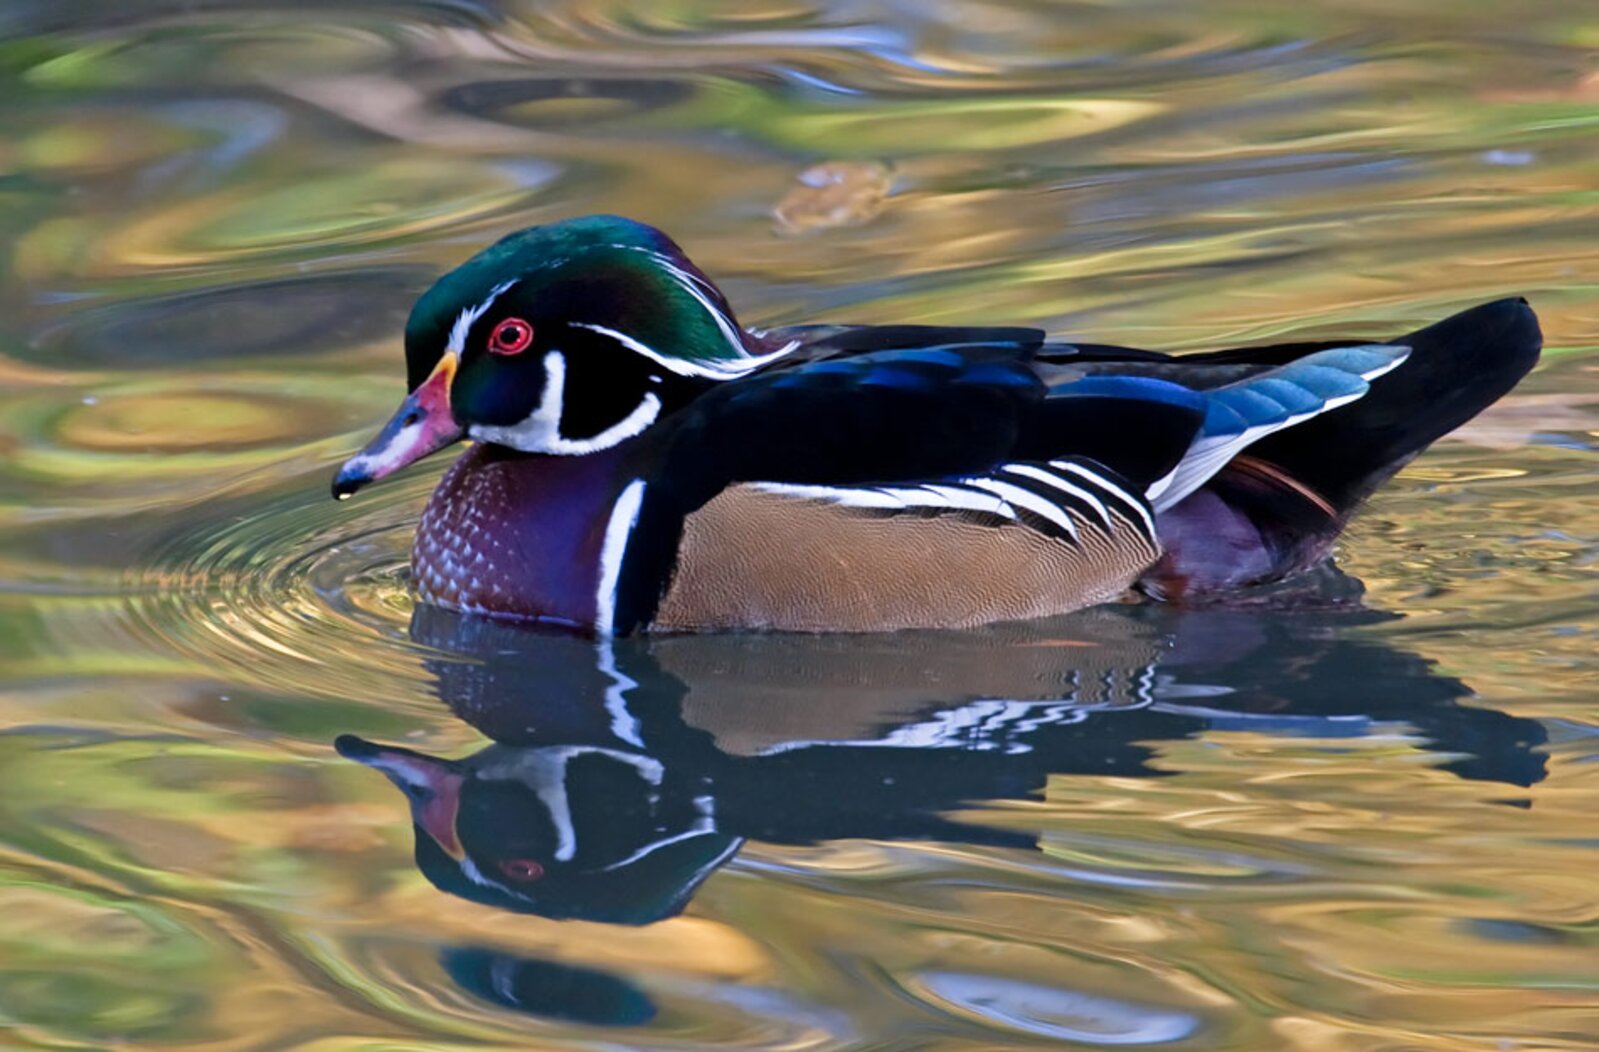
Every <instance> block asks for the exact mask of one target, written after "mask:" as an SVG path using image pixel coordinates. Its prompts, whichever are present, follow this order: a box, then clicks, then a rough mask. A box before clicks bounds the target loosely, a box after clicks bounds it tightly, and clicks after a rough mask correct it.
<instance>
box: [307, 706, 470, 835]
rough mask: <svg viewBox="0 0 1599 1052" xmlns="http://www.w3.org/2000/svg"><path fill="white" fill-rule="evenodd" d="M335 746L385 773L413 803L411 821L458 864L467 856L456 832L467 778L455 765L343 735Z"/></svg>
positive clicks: (351, 735) (344, 753) (352, 757)
mask: <svg viewBox="0 0 1599 1052" xmlns="http://www.w3.org/2000/svg"><path fill="white" fill-rule="evenodd" d="M333 747H334V748H335V749H337V750H338V752H339V755H340V756H343V757H344V758H345V759H347V760H354V761H355V762H356V763H359V764H362V765H363V766H366V767H370V768H372V769H373V770H377V771H382V772H383V773H384V775H386V776H387V777H388V779H389V781H391V782H393V783H394V784H395V786H397V787H398V788H399V790H400V791H401V792H403V793H405V795H406V797H407V798H408V799H409V800H410V801H411V820H412V821H413V822H415V823H416V827H417V828H418V829H420V830H421V831H422V832H424V833H426V834H427V835H428V836H429V837H431V838H432V840H433V842H434V843H435V844H438V845H439V849H440V850H441V851H443V852H444V853H445V854H446V855H449V856H450V857H451V858H453V859H455V861H457V862H459V861H461V860H462V859H464V858H465V857H466V848H464V847H462V846H461V837H460V834H458V833H457V832H456V830H455V825H456V819H457V816H458V815H459V814H460V812H461V786H462V785H463V784H465V782H466V778H465V777H464V776H462V775H461V774H460V773H459V772H458V771H456V769H455V765H454V764H451V763H449V762H447V761H444V760H439V759H435V758H434V757H432V756H424V755H422V754H421V753H419V752H412V751H411V750H410V749H401V748H398V747H396V746H392V745H376V744H374V743H372V742H369V741H367V740H366V739H364V738H358V737H356V736H355V735H353V734H341V735H340V736H339V738H338V740H337V741H335V742H334V743H333Z"/></svg>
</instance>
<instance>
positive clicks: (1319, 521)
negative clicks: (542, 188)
mask: <svg viewBox="0 0 1599 1052" xmlns="http://www.w3.org/2000/svg"><path fill="white" fill-rule="evenodd" d="M1541 342H1542V340H1541V336H1540V333H1539V329H1538V323H1537V319H1536V317H1535V316H1534V315H1533V312H1532V310H1531V309H1530V308H1529V307H1528V306H1527V303H1526V301H1525V300H1522V299H1507V300H1501V301H1499V302H1496V303H1490V304H1486V305H1483V306H1480V307H1476V308H1473V309H1471V310H1467V311H1465V312H1463V313H1460V314H1457V315H1455V316H1453V317H1451V318H1448V319H1446V320H1445V321H1442V322H1439V323H1437V324H1435V325H1432V326H1429V327H1428V328H1425V329H1422V330H1420V331H1418V332H1414V333H1411V334H1410V335H1408V336H1404V337H1400V338H1399V339H1396V340H1392V341H1389V342H1384V343H1373V342H1369V341H1363V340H1323V341H1317V342H1310V343H1293V344H1282V345H1276V346H1266V347H1250V348H1244V349H1238V350H1225V351H1216V352H1210V353H1203V354H1191V355H1185V356H1182V357H1180V358H1174V357H1168V356H1166V355H1163V354H1159V353H1155V352H1150V351H1141V350H1134V349H1131V348H1126V347H1112V346H1106V345H1098V344H1079V343H1060V342H1053V341H1049V340H1046V338H1045V336H1044V334H1043V333H1042V332H1040V331H1038V330H1036V329H1027V328H945V327H937V326H923V325H889V326H838V325H816V326H797V327H792V328H784V329H775V330H771V331H765V332H762V331H757V330H751V329H746V328H744V327H743V326H741V325H740V324H739V323H738V321H737V320H736V318H735V317H734V314H733V310H732V308H731V307H730V306H729V304H728V302H727V299H726V298H725V297H724V296H723V295H722V293H721V292H720V291H719V290H718V289H717V288H716V286H715V285H714V284H712V283H711V281H710V279H709V278H707V277H706V276H705V275H704V274H703V273H702V272H701V271H700V270H699V269H698V268H697V267H696V266H695V265H694V264H693V263H691V262H690V261H689V259H688V258H687V257H686V256H685V255H684V253H683V251H682V250H681V249H680V248H678V246H677V245H676V244H675V243H673V242H672V241H671V240H670V239H669V238H668V237H667V236H666V235H665V234H663V233H661V232H660V231H659V230H656V229H654V228H652V227H649V226H646V225H644V224H642V223H638V222H634V221H632V220H628V219H624V218H619V217H615V216H589V217H585V218H580V219H572V220H567V221H564V222H558V223H552V224H549V225H546V226H538V227H531V228H529V229H527V230H523V231H520V232H518V233H515V234H512V235H510V236H508V237H506V238H504V239H503V240H501V241H499V242H497V243H496V244H494V245H492V246H490V247H489V248H487V249H485V250H484V251H482V252H480V253H479V254H478V255H476V256H474V257H472V258H471V259H469V260H468V261H467V262H466V263H464V264H463V265H461V266H460V267H459V268H457V269H456V270H454V271H452V272H450V273H449V274H446V275H445V276H444V277H443V278H442V279H440V280H439V282H438V283H437V284H435V285H434V286H433V287H432V288H431V289H430V290H428V292H427V293H426V294H424V295H423V296H422V298H421V299H420V300H419V301H418V302H417V304H416V307H415V308H414V309H413V310H412V312H411V316H410V320H409V322H408V323H407V325H406V329H405V351H406V365H407V371H408V378H409V387H410V394H409V395H408V396H407V397H406V399H405V401H404V402H403V403H402V404H401V406H400V409H399V411H398V412H397V413H395V415H394V417H393V419H392V420H390V421H389V423H388V424H387V425H386V426H385V427H384V428H383V430H382V431H381V432H380V433H379V434H378V436H377V437H376V438H375V439H373V441H372V442H371V444H370V445H368V446H367V447H366V448H365V449H364V450H362V451H361V452H360V453H359V454H357V455H356V456H354V457H352V458H351V459H350V460H349V461H348V462H346V463H345V465H344V466H343V468H342V469H341V470H340V471H339V473H338V476H337V478H336V479H335V480H334V483H333V492H334V495H335V496H337V497H340V498H341V499H342V498H344V497H348V496H350V495H351V494H353V493H354V492H355V491H356V490H357V489H359V488H360V487H362V486H363V485H365V484H366V483H368V482H371V481H373V480H374V479H379V478H382V477H384V476H386V475H389V474H391V473H393V472H395V471H397V470H399V469H400V468H402V467H404V466H406V465H407V464H410V463H413V462H414V461H417V460H420V459H421V458H423V457H425V456H427V455H428V454H430V453H434V452H436V451H438V450H440V449H443V448H444V447H446V446H448V445H450V444H452V443H454V442H457V441H459V440H461V439H463V438H470V439H472V440H474V441H475V442H476V445H475V446H474V447H473V448H472V449H471V450H469V451H468V452H467V453H466V454H465V455H464V456H462V457H461V458H460V459H459V460H458V461H457V462H456V463H455V465H454V466H453V467H452V468H451V469H450V470H449V471H448V472H447V473H446V474H445V476H444V479H443V481H442V482H440V484H439V486H438V489H437V490H436V491H435V492H434V494H433V497H432V500H431V502H430V503H429V505H428V507H427V509H426V511H425V512H424V513H423V516H422V521H421V526H420V529H419V530H418V532H417V538H416V546H415V550H414V553H413V580H414V582H415V586H416V589H417V592H418V595H419V597H420V598H421V599H422V600H423V601H424V602H427V603H432V604H437V605H440V606H444V607H447V608H451V609H456V610H461V611H467V612H472V613H479V614H487V615H492V616H498V617H505V618H514V619H520V620H530V621H538V622H544V623H548V624H555V625H562V626H567V627H570V628H574V629H578V630H581V631H588V632H593V633H596V634H599V635H621V634H626V633H630V632H635V631H640V630H646V629H657V630H719V629H774V630H791V631H808V632H814V631H885V630H894V629H902V628H915V627H965V626H973V625H979V624H985V623H990V622H995V621H1004V620H1018V619H1024V618H1033V617H1040V616H1044V615H1049V614H1056V613H1062V612H1065V611H1069V610H1073V609H1077V608H1080V607H1084V606H1088V605H1091V604H1094V603H1098V602H1102V601H1105V600H1108V599H1112V598H1115V597H1117V596H1119V595H1121V594H1123V593H1125V592H1126V591H1127V590H1128V589H1130V588H1136V589H1138V590H1140V591H1142V592H1144V593H1146V594H1148V595H1151V596H1153V597H1156V598H1162V599H1181V600H1195V599H1204V598H1208V597H1214V596H1218V595H1223V596H1224V595H1227V594H1230V593H1233V592H1236V591H1238V590H1240V589H1244V588H1247V587H1249V586H1253V585H1257V584H1261V583H1265V582H1270V581H1275V580H1278V579H1281V578H1283V577H1286V576H1288V575H1291V574H1294V573H1296V572H1299V571H1301V570H1303V569H1306V568H1308V567H1310V566H1312V565H1314V564H1316V563H1318V562H1320V561H1322V560H1323V559H1325V557H1326V556H1327V554H1328V552H1329V550H1330V548H1331V546H1332V543H1333V541H1334V540H1335V539H1336V537H1337V536H1338V534H1339V532H1340V531H1341V530H1342V528H1343V526H1344V525H1345V523H1346V522H1347V521H1348V519H1349V516H1350V515H1351V513H1352V512H1353V511H1354V510H1355V508H1356V506H1357V505H1358V504H1359V503H1360V502H1361V501H1362V500H1363V499H1364V498H1365V497H1366V496H1367V495H1369V494H1370V493H1371V492H1372V491H1373V490H1374V489H1375V488H1376V487H1377V486H1378V485H1379V484H1380V483H1382V482H1383V481H1384V480H1385V479H1387V478H1388V477H1389V476H1391V475H1392V474H1393V473H1394V472H1395V471H1397V470H1398V469H1399V468H1400V467H1401V466H1402V465H1403V464H1404V463H1406V462H1407V461H1408V460H1409V459H1410V458H1411V457H1413V456H1415V455H1416V454H1417V453H1418V452H1420V451H1421V450H1422V449H1423V448H1425V447H1426V446H1427V445H1428V444H1429V443H1431V442H1432V441H1434V440H1435V439H1437V438H1439V437H1440V436H1442V435H1444V434H1445V433H1447V432H1448V431H1450V430H1452V429H1453V428H1455V427H1458V426H1459V425H1460V424H1462V423H1464V422H1465V421H1466V420H1469V419H1470V418H1471V417H1473V416H1474V415H1476V414H1477V413H1478V412H1480V411H1481V410H1482V409H1483V408H1484V407H1486V406H1488V405H1489V404H1491V403H1492V402H1493V401H1495V400H1496V399H1497V398H1499V397H1500V396H1501V395H1503V394H1504V393H1505V392H1506V391H1508V390H1510V389H1511V388H1512V387H1513V386H1514V385H1515V384H1516V382H1517V381H1518V380H1520V378H1521V377H1522V376H1523V375H1525V374H1526V372H1527V371H1528V370H1529V369H1531V368H1532V366H1533V364H1534V362H1535V361H1536V360H1537V357H1538V351H1539V349H1540V346H1541Z"/></svg>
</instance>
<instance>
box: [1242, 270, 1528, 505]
mask: <svg viewBox="0 0 1599 1052" xmlns="http://www.w3.org/2000/svg"><path fill="white" fill-rule="evenodd" d="M1390 342H1391V343H1396V344H1403V345H1404V346H1407V347H1409V348H1410V349H1411V355H1410V357H1409V358H1408V359H1406V361H1405V363H1404V364H1403V365H1401V366H1400V367H1399V368H1398V369H1395V370H1394V371H1393V372H1392V373H1390V374H1388V375H1387V376H1384V377H1383V378H1381V379H1380V380H1378V381H1376V382H1375V383H1373V384H1372V388H1371V391H1370V392H1368V393H1367V394H1366V396H1365V397H1363V398H1361V399H1360V400H1359V401H1356V402H1353V403H1351V404H1350V405H1348V406H1346V407H1344V408H1342V409H1338V410H1335V411H1333V412H1331V413H1328V414H1326V415H1325V416H1322V417H1318V418H1317V419H1314V420H1310V421H1307V422H1306V423H1305V424H1303V425H1301V426H1299V427H1292V428H1289V429H1288V430H1286V431H1282V432H1279V433H1278V434H1275V435H1272V436H1270V437H1269V438H1267V439H1265V440H1264V441H1262V442H1259V443H1257V444H1256V445H1255V446H1253V447H1252V448H1251V449H1250V450H1249V455H1250V456H1251V457H1253V458H1254V459H1256V460H1259V461H1262V462H1265V463H1267V464H1270V465H1274V466H1276V467H1277V468H1280V469H1282V471H1283V472H1284V473H1285V474H1286V475H1287V476H1288V477H1290V478H1292V479H1295V480H1296V481H1298V482H1300V483H1302V484H1303V485H1305V486H1307V487H1309V488H1310V489H1311V490H1313V491H1314V492H1316V493H1317V494H1319V495H1320V496H1321V497H1322V498H1323V499H1324V500H1326V501H1327V502H1328V503H1329V504H1330V505H1332V506H1333V508H1335V509H1336V510H1337V512H1338V514H1339V515H1340V516H1347V515H1348V514H1349V513H1350V512H1352V511H1354V509H1355V507H1356V506H1357V505H1358V504H1359V503H1360V502H1361V501H1362V500H1364V499H1365V498H1366V497H1367V496H1369V495H1370V494H1371V492H1372V491H1373V490H1375V489H1376V488H1377V487H1378V486H1380V485H1382V483H1383V482H1385V481H1387V480H1388V479H1389V478H1390V477H1391V476H1392V475H1393V474H1394V472H1396V471H1398V470H1399V469H1400V468H1401V467H1403V466H1404V465H1405V464H1406V463H1408V462H1409V461H1410V459H1411V458H1412V457H1414V456H1415V455H1416V454H1417V453H1420V452H1421V451H1422V450H1423V449H1425V448H1427V447H1428V446H1429V445H1431V444H1432V443H1433V442H1436V441H1437V440H1438V439H1440V438H1442V437H1443V436H1444V435H1446V434H1448V433H1449V432H1451V431H1453V430H1454V429H1455V428H1457V427H1459V426H1460V425H1461V424H1464V423H1465V422H1466V421H1468V420H1470V419H1471V418H1472V417H1474V416H1476V415H1477V414H1478V413H1480V412H1482V411H1483V410H1484V409H1486V408H1488V406H1490V405H1492V404H1493V403H1494V402H1496V401H1498V400H1499V399H1500V398H1501V397H1502V396H1503V395H1504V394H1505V393H1506V392H1508V391H1509V390H1510V389H1511V388H1512V387H1515V386H1516V384H1517V382H1518V381H1520V380H1521V378H1522V377H1523V376H1526V375H1527V373H1528V371H1529V370H1531V369H1532V367H1533V365H1535V364H1536V363H1537V361H1538V352H1539V351H1540V350H1541V349H1542V347H1543V333H1542V332H1541V331H1540V330H1539V328H1538V317H1537V315H1535V314H1534V313H1533V311H1532V308H1531V307H1530V306H1528V304H1527V301H1526V300H1525V299H1520V298H1516V299H1504V300H1498V301H1497V302H1494V303H1485V304H1483V305H1482V306H1480V307H1473V308H1471V309H1470V310H1466V311H1462V312H1460V313H1459V314H1456V315H1454V316H1452V317H1449V318H1445V319H1444V320H1443V321H1440V322H1438V323H1437V324H1435V325H1429V326H1427V327H1426V328H1425V329H1420V330H1418V331H1416V332H1413V333H1411V334H1410V335H1408V336H1403V337H1400V338H1399V339H1397V340H1392V341H1390Z"/></svg>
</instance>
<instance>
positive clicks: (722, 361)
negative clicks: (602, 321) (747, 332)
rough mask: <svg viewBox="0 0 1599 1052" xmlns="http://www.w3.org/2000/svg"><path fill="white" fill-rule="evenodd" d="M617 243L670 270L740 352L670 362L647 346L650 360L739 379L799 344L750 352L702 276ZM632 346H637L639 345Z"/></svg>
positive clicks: (686, 372) (684, 372)
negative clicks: (757, 352) (755, 353)
mask: <svg viewBox="0 0 1599 1052" xmlns="http://www.w3.org/2000/svg"><path fill="white" fill-rule="evenodd" d="M616 247H617V248H625V249H628V250H630V251H633V252H642V253H644V254H645V255H646V256H648V257H650V259H651V261H653V262H654V263H655V265H656V266H658V267H660V268H661V269H662V270H664V271H666V272H667V273H668V274H670V275H671V276H672V280H673V281H675V282H677V284H678V285H679V286H680V287H681V288H682V289H683V291H684V292H687V293H688V294H689V295H690V296H693V297H694V299H695V302H697V303H698V304H699V305H700V306H701V307H703V308H705V311H706V313H707V314H709V315H710V316H711V320H712V321H714V322H715V323H716V327H717V329H719V330H720V331H721V333H722V338H723V339H724V340H726V341H727V345H728V346H729V347H731V348H732V349H733V351H734V352H735V353H736V355H737V357H734V358H707V359H704V360H701V361H694V362H691V361H686V360H683V359H676V360H674V361H671V362H668V361H666V360H665V359H664V358H662V357H660V356H657V354H656V353H655V352H653V351H647V350H646V351H640V352H639V353H641V354H646V355H647V356H648V357H649V358H650V360H651V361H656V362H660V364H662V365H663V366H665V367H666V368H668V369H671V370H672V371H673V372H675V373H677V374H678V375H680V376H703V377H705V378H706V379H709V380H736V379H738V378H739V377H741V376H748V375H749V374H750V373H752V372H754V371H755V370H756V369H759V368H760V367H761V366H763V365H766V364H768V363H770V362H775V361H776V360H777V359H779V358H781V357H783V356H784V355H785V354H788V353H789V352H791V351H793V350H794V348H796V347H798V346H799V341H798V340H792V341H790V342H789V343H787V344H784V345H783V346H782V347H779V348H778V349H777V350H775V351H773V352H771V353H770V354H760V355H752V354H750V353H749V352H748V351H746V350H745V349H744V334H743V333H741V332H739V330H738V326H737V325H735V324H734V323H733V321H732V319H730V318H729V317H728V316H727V315H726V313H724V312H723V311H722V309H721V308H720V307H718V306H717V305H716V302H715V301H714V300H712V299H711V297H710V292H711V291H712V287H711V286H710V285H709V284H707V283H706V281H705V280H704V279H703V278H700V277H698V276H696V275H694V274H691V273H690V272H688V271H686V270H684V269H683V268H682V267H680V266H678V265H677V264H676V263H675V262H673V260H672V259H671V257H669V256H664V255H662V254H661V253H659V252H656V251H654V250H652V249H648V248H644V247H642V246H639V245H617V246H616ZM585 328H591V329H596V331H606V330H599V328H598V327H597V326H592V325H589V326H585ZM627 346H631V345H627ZM642 346H643V345H642V344H640V345H639V347H642ZM633 349H634V350H638V348H637V347H635V348H633Z"/></svg>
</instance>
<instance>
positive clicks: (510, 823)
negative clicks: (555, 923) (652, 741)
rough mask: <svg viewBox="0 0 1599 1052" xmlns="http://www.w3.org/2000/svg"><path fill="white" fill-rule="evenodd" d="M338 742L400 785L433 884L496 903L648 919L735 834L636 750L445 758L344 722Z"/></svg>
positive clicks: (658, 915) (706, 798)
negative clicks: (370, 737)
mask: <svg viewBox="0 0 1599 1052" xmlns="http://www.w3.org/2000/svg"><path fill="white" fill-rule="evenodd" d="M334 745H335V747H336V748H337V749H338V751H339V754H340V755H341V756H343V757H345V758H346V759H350V760H354V761H356V762H357V763H360V764H363V765H365V766H367V767H371V768H373V769H375V770H378V771H381V772H383V774H385V775H387V776H388V779H389V781H391V782H393V783H394V785H395V787H396V788H398V789H399V790H400V791H401V792H402V793H404V794H405V796H406V799H407V800H408V802H409V803H410V805H411V818H412V823H413V825H414V826H415V830H416V863H417V868H418V869H420V870H421V871H422V873H423V875H425V876H426V877H427V878H428V880H430V881H431V882H432V883H433V884H434V886H436V887H438V888H440V889H441V890H443V891H446V892H448V893H450V894H452V895H457V896H460V897H461V898H464V899H469V900H471V901H473V902H479V903H482V904H484V905H487V906H493V907H497V908H499V909H504V910H511V911H514V912H517V913H529V914H536V915H538V916H543V917H549V918H551V919H557V920H559V919H569V918H581V919H585V920H593V921H601V922H605V923H611V924H629V925H638V924H649V923H652V922H653V921H657V920H660V919H662V918H665V917H670V916H673V915H675V914H677V913H679V912H681V911H682V909H683V907H684V905H686V904H687V902H688V900H689V897H690V896H691V895H692V894H693V893H694V891H695V889H696V888H698V887H699V885H700V883H701V882H702V881H703V880H704V879H705V878H706V877H708V876H709V875H710V874H711V872H712V871H714V870H715V869H716V868H717V867H718V866H720V865H722V863H724V862H726V861H727V860H728V859H729V858H730V857H731V856H732V854H733V853H734V852H735V851H737V850H738V848H739V846H740V845H741V844H742V843H743V840H742V838H740V837H737V836H733V835H731V834H728V833H724V832H722V831H721V830H719V829H718V828H717V821H716V815H715V802H714V799H713V797H712V796H710V795H708V794H707V793H706V792H705V791H704V789H703V787H701V786H678V785H677V784H675V783H674V782H672V781H671V780H670V779H668V778H667V772H666V770H665V768H664V766H663V765H662V764H661V763H660V762H659V761H658V760H655V759H654V758H652V757H649V756H646V755H643V754H640V753H637V752H631V751H626V750H620V749H611V748H607V747H602V746H546V747H521V748H517V747H506V746H499V745H494V746H489V747H488V748H486V749H484V750H483V751H481V752H479V753H478V754H476V755H474V756H471V757H467V758H466V759H463V760H445V759H440V758H438V757H433V756H427V755H425V754H423V753H419V752H414V751H412V750H410V749H403V748H400V747H398V746H392V745H380V744H377V743H374V742H369V741H366V740H365V739H362V738H358V737H356V736H354V735H349V734H346V735H341V736H340V737H339V738H338V740H337V741H336V742H335V743H334Z"/></svg>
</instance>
